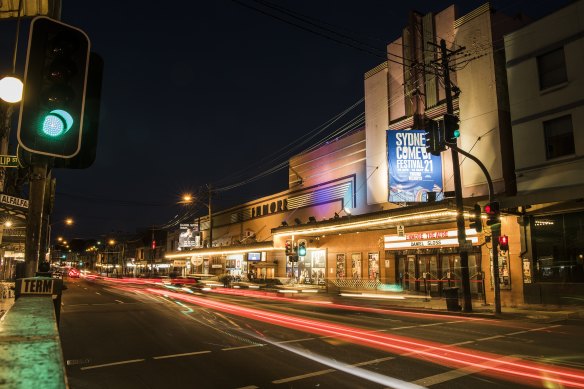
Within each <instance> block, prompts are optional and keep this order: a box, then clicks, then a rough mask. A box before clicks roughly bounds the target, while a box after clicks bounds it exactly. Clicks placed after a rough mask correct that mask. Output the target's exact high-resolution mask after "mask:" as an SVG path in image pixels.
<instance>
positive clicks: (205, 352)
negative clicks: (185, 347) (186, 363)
mask: <svg viewBox="0 0 584 389" xmlns="http://www.w3.org/2000/svg"><path fill="white" fill-rule="evenodd" d="M210 352H211V351H193V352H192V353H182V354H172V355H161V356H159V357H152V359H167V358H177V357H187V356H189V355H199V354H208V353H210Z"/></svg>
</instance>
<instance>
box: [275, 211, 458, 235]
mask: <svg viewBox="0 0 584 389" xmlns="http://www.w3.org/2000/svg"><path fill="white" fill-rule="evenodd" d="M440 217H442V218H444V217H451V218H455V217H456V211H440V212H433V213H419V214H414V215H407V216H393V217H384V218H379V219H374V220H364V221H358V222H352V223H343V224H337V225H332V226H325V227H319V228H307V229H302V230H296V231H283V232H277V233H275V234H274V236H276V237H281V236H291V235H321V234H326V233H331V232H338V231H346V230H350V229H355V228H365V227H374V226H379V225H383V224H397V223H400V222H405V221H415V220H422V219H424V220H425V219H429V218H440Z"/></svg>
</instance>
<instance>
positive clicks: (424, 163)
mask: <svg viewBox="0 0 584 389" xmlns="http://www.w3.org/2000/svg"><path fill="white" fill-rule="evenodd" d="M387 161H388V166H389V169H388V170H389V201H390V202H396V203H399V202H426V201H428V192H434V193H436V200H442V199H443V198H444V194H443V190H442V160H441V158H440V156H439V155H438V156H436V155H432V154H430V153H427V152H426V132H425V131H424V130H388V131H387Z"/></svg>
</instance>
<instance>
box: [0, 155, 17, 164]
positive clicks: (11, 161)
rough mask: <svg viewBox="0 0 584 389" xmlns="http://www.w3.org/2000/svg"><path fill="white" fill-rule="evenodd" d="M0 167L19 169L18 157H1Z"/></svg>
mask: <svg viewBox="0 0 584 389" xmlns="http://www.w3.org/2000/svg"><path fill="white" fill-rule="evenodd" d="M0 167H18V157H17V156H16V155H0Z"/></svg>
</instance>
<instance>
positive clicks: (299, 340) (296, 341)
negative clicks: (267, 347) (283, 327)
mask: <svg viewBox="0 0 584 389" xmlns="http://www.w3.org/2000/svg"><path fill="white" fill-rule="evenodd" d="M314 339H316V338H304V339H292V340H283V341H281V342H275V343H276V344H284V343H298V342H306V341H309V340H314Z"/></svg>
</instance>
